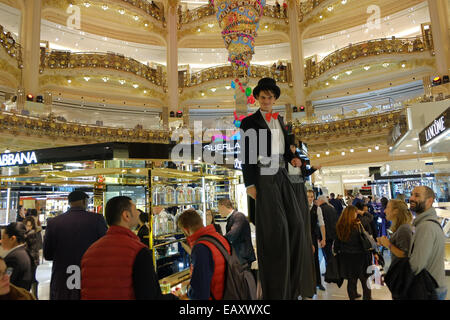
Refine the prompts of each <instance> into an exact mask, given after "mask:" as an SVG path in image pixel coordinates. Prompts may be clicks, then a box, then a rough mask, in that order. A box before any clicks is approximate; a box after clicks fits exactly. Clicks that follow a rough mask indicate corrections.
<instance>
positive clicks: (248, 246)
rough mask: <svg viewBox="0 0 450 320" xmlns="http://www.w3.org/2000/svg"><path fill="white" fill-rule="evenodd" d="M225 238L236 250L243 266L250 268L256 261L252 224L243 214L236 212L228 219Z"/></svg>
mask: <svg viewBox="0 0 450 320" xmlns="http://www.w3.org/2000/svg"><path fill="white" fill-rule="evenodd" d="M225 238H227V240H228V241H229V242H230V243H231V245H232V246H233V248H234V249H235V250H236V254H237V256H238V257H239V261H240V262H241V263H242V264H245V263H247V264H248V265H249V266H250V265H251V264H252V262H253V261H255V260H256V257H255V251H254V250H253V245H252V236H251V231H250V223H249V222H248V220H247V217H246V216H245V215H244V214H243V213H241V212H238V211H234V212H233V214H232V215H231V216H230V218H228V220H227V226H226V234H225Z"/></svg>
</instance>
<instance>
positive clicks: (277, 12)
mask: <svg viewBox="0 0 450 320" xmlns="http://www.w3.org/2000/svg"><path fill="white" fill-rule="evenodd" d="M213 15H215V11H214V6H212V5H210V4H206V5H203V6H201V7H198V8H195V9H194V10H186V11H180V10H178V21H179V24H180V25H181V24H188V23H191V22H194V21H198V20H201V19H203V18H205V17H209V16H213ZM263 15H264V16H265V17H269V18H274V19H287V12H286V9H285V8H283V7H281V6H272V5H265V6H264V13H263Z"/></svg>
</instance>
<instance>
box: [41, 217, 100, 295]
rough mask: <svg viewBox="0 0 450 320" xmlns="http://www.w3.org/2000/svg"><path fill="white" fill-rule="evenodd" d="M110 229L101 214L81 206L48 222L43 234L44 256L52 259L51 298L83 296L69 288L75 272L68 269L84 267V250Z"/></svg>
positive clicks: (78, 291) (76, 290)
mask: <svg viewBox="0 0 450 320" xmlns="http://www.w3.org/2000/svg"><path fill="white" fill-rule="evenodd" d="M107 229H108V228H107V226H106V222H105V219H104V218H103V216H102V215H100V214H96V213H93V212H87V211H84V210H83V209H82V208H70V209H69V211H67V212H66V213H64V214H62V215H59V216H57V217H55V218H52V219H50V220H49V221H48V223H47V229H46V231H45V237H44V258H45V259H46V260H49V261H53V265H52V278H51V281H50V300H79V299H80V290H78V289H69V288H68V287H67V280H68V278H69V277H71V278H73V275H74V271H72V273H67V268H68V267H69V266H78V267H80V269H81V258H82V257H83V255H84V253H85V252H86V250H87V249H88V248H89V247H90V246H91V245H92V244H93V243H94V242H95V241H97V240H98V239H100V238H101V237H103V236H104V235H105V234H106V231H107Z"/></svg>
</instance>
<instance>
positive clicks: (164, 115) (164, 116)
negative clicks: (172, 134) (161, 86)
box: [161, 107, 169, 130]
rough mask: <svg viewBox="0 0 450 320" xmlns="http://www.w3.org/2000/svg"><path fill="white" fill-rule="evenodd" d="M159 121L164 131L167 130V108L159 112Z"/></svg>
mask: <svg viewBox="0 0 450 320" xmlns="http://www.w3.org/2000/svg"><path fill="white" fill-rule="evenodd" d="M161 121H162V125H163V129H164V130H169V108H166V107H163V108H162V112H161Z"/></svg>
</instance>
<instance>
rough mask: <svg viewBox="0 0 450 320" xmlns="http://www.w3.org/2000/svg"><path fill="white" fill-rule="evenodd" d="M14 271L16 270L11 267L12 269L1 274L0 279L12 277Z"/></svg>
mask: <svg viewBox="0 0 450 320" xmlns="http://www.w3.org/2000/svg"><path fill="white" fill-rule="evenodd" d="M13 270H14V269H13V268H11V267H10V268H7V269H6V270H5V271H3V272H0V279H2V278H3V277H4V275H5V274H6V275H8V276H9V277H10V276H11V275H12V273H13Z"/></svg>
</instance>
